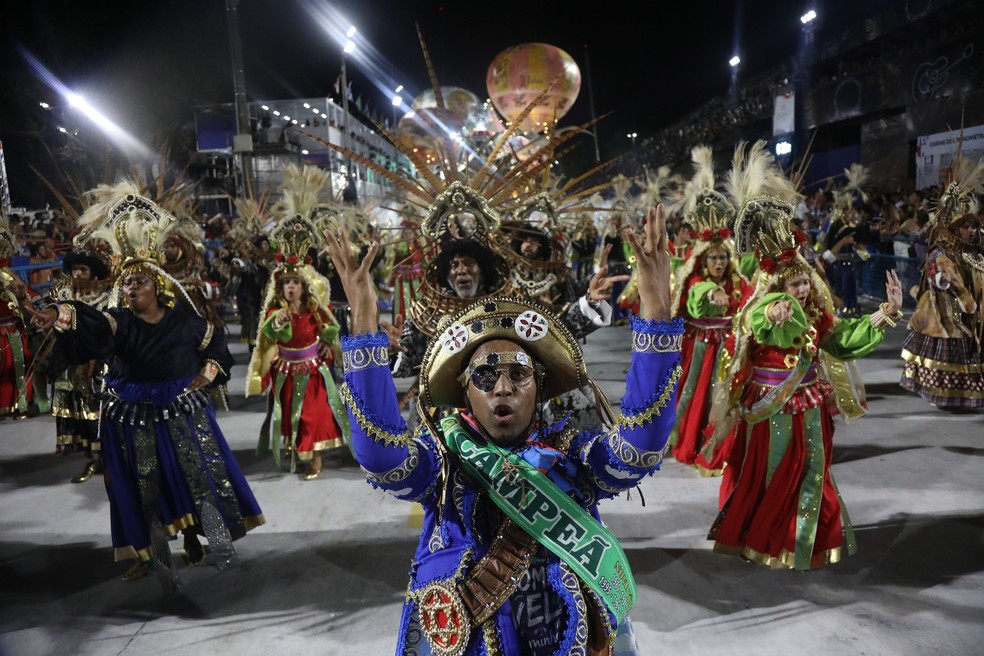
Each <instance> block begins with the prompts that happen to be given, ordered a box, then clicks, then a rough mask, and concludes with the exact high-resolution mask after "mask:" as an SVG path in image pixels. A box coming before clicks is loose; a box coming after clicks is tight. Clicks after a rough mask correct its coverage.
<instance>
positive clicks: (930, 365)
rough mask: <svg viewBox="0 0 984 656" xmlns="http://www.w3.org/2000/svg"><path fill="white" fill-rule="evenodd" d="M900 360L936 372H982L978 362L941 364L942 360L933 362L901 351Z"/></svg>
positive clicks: (930, 359) (982, 367)
mask: <svg viewBox="0 0 984 656" xmlns="http://www.w3.org/2000/svg"><path fill="white" fill-rule="evenodd" d="M902 359H903V360H905V361H906V362H911V363H912V364H915V365H918V366H920V367H926V368H927V369H936V370H937V371H955V372H957V373H961V374H976V373H981V372H984V364H981V363H978V362H968V363H966V364H958V363H956V362H943V361H942V360H933V359H932V358H924V357H923V356H921V355H916V354H915V353H913V352H911V351H908V350H906V349H902Z"/></svg>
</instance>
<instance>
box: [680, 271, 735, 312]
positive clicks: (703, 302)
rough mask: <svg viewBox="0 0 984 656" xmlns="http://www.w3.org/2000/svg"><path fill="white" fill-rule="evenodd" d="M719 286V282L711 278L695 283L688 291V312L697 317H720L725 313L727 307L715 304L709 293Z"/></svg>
mask: <svg viewBox="0 0 984 656" xmlns="http://www.w3.org/2000/svg"><path fill="white" fill-rule="evenodd" d="M717 288H718V284H717V283H716V282H713V281H711V280H704V281H701V282H698V283H696V284H694V286H693V287H691V288H690V290H689V291H688V292H687V312H689V313H690V316H692V317H694V318H695V319H700V318H702V317H719V316H721V315H723V314H724V311H725V310H727V309H728V308H727V307H721V306H720V305H714V304H713V303H711V300H710V299H709V298H707V295H708V294H710V293H711V291H713V290H715V289H717Z"/></svg>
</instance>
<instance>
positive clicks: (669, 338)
mask: <svg viewBox="0 0 984 656" xmlns="http://www.w3.org/2000/svg"><path fill="white" fill-rule="evenodd" d="M682 347H683V334H682V333H681V334H679V335H650V334H648V333H633V334H632V350H633V351H635V352H636V353H676V352H678V351H679V350H680V349H681V348H682Z"/></svg>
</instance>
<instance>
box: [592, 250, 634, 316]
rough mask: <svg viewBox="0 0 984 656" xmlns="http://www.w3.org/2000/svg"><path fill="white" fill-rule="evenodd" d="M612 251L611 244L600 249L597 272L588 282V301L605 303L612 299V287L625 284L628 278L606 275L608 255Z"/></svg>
mask: <svg viewBox="0 0 984 656" xmlns="http://www.w3.org/2000/svg"><path fill="white" fill-rule="evenodd" d="M611 250H612V245H611V244H604V245H603V246H602V247H601V255H600V256H599V257H598V271H597V273H595V274H594V275H593V276H591V280H589V281H588V294H587V296H588V300H589V301H595V302H597V301H605V300H608V299H610V298H611V297H612V286H613V285H614V284H615V283H617V282H625V281H626V280H628V279H629V276H626V275H621V276H610V275H608V254H609V253H610V252H611Z"/></svg>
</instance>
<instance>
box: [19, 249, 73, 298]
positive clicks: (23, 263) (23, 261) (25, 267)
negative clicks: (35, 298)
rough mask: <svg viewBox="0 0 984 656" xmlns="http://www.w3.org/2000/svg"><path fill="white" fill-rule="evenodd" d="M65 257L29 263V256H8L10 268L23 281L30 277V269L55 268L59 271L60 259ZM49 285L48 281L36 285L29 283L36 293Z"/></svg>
mask: <svg viewBox="0 0 984 656" xmlns="http://www.w3.org/2000/svg"><path fill="white" fill-rule="evenodd" d="M64 259H65V258H63V257H59V258H58V259H57V260H54V261H52V262H42V263H41V264H31V258H29V257H12V258H10V269H11V271H13V272H14V273H16V274H17V275H18V276H20V277H21V280H23V281H24V282H29V281H30V278H31V271H37V270H38V269H57V270H58V271H61V268H62V261H63V260H64ZM48 287H51V283H50V282H45V283H41V284H38V285H31V289H33V290H34V291H35V292H37V293H38V294H43V293H44V292H45V291H47V290H48Z"/></svg>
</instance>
